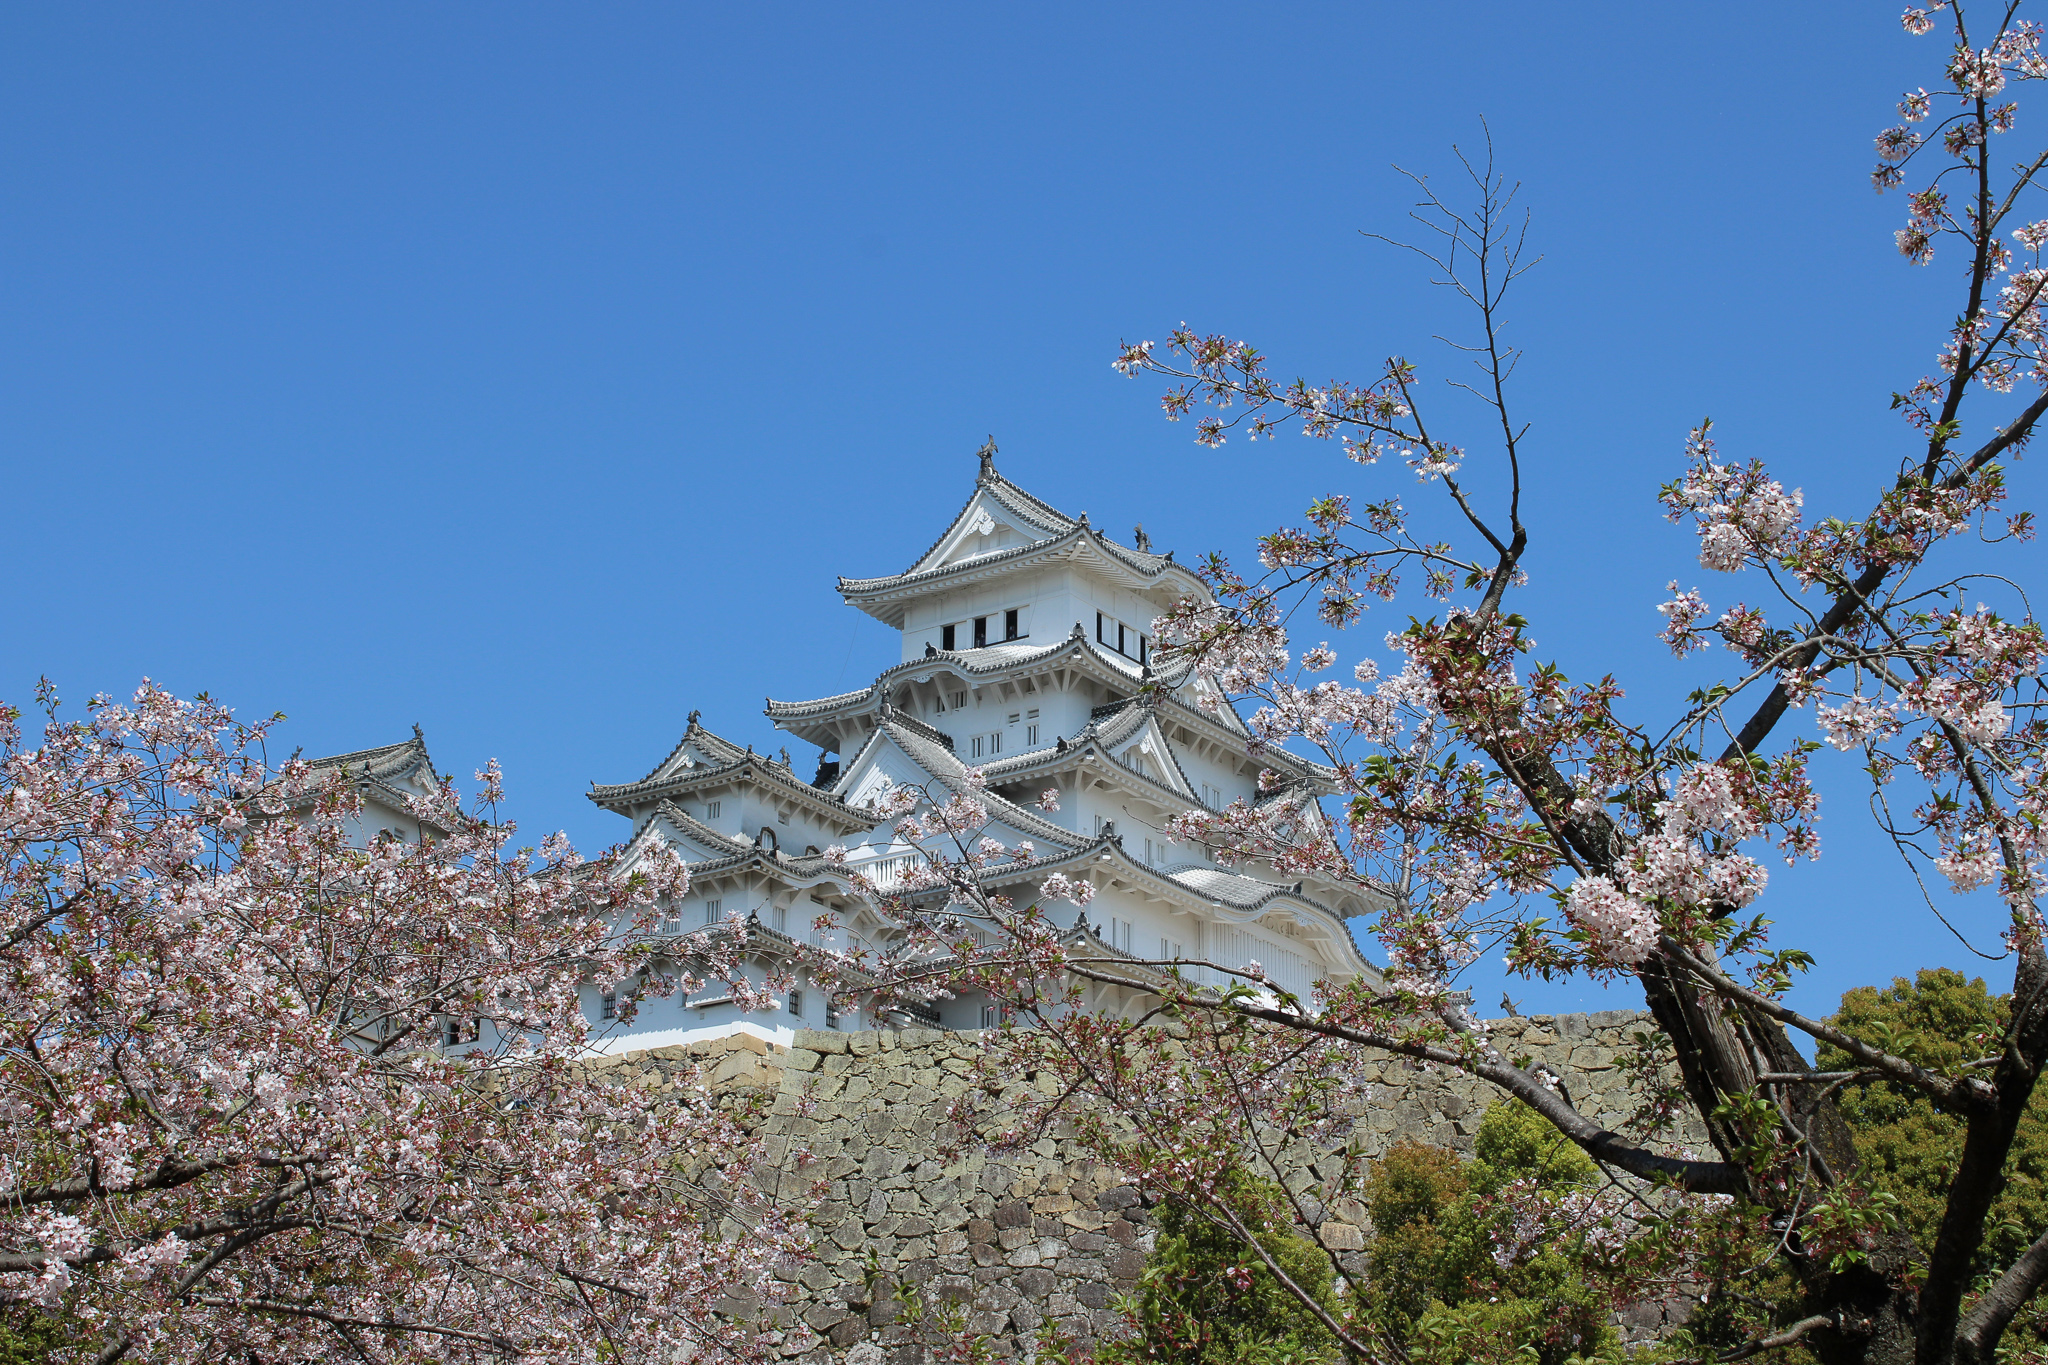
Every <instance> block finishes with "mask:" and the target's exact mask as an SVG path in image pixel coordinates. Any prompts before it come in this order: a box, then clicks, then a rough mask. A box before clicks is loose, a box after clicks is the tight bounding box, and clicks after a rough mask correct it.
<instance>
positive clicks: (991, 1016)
mask: <svg viewBox="0 0 2048 1365" xmlns="http://www.w3.org/2000/svg"><path fill="white" fill-rule="evenodd" d="M981 1026H982V1027H983V1028H1001V1027H1002V1026H1003V1012H1002V1011H1001V1010H999V1009H997V1008H996V1007H995V1006H994V1005H983V1006H982V1007H981Z"/></svg>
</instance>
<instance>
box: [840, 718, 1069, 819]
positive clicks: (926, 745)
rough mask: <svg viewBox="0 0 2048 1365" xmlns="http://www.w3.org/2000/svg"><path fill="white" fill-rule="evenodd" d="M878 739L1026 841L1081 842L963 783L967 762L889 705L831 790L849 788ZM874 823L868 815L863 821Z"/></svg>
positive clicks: (871, 756)
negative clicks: (983, 806) (971, 798)
mask: <svg viewBox="0 0 2048 1365" xmlns="http://www.w3.org/2000/svg"><path fill="white" fill-rule="evenodd" d="M883 744H893V745H895V746H896V748H897V749H899V750H901V751H902V752H903V754H904V756H905V757H907V758H908V759H909V760H910V761H911V762H912V763H914V764H916V765H917V766H918V767H919V768H921V769H923V770H924V771H925V772H927V773H929V774H931V777H932V780H933V781H935V782H936V783H938V785H940V786H941V787H943V788H945V789H946V790H947V791H950V792H954V793H956V794H959V795H962V796H971V797H973V798H974V799H975V800H977V801H979V802H981V803H982V804H983V805H985V806H987V807H988V812H989V817H990V818H991V819H992V820H995V821H997V822H999V823H1001V824H1004V825H1008V826H1009V827H1010V828H1011V829H1014V830H1016V831H1017V832H1018V833H1019V834H1021V835H1023V836H1024V837H1026V838H1028V839H1032V840H1038V841H1043V842H1045V843H1049V844H1051V845H1053V846H1054V847H1055V848H1062V849H1068V848H1078V847H1080V846H1081V845H1082V844H1083V843H1085V842H1086V840H1084V839H1083V838H1082V836H1080V835H1078V834H1076V833H1074V831H1072V830H1070V829H1062V828H1061V827H1060V826H1058V825H1055V824H1054V823H1052V821H1050V820H1048V819H1046V818H1045V817H1044V816H1042V815H1039V814H1038V813H1036V812H1035V811H1030V810H1027V809H1025V808H1024V807H1023V806H1020V805H1018V804H1017V803H1016V802H1014V801H1011V800H1009V799H1008V798H1006V797H1002V796H999V795H997V794H996V793H995V792H992V791H988V790H986V789H981V788H975V787H972V786H970V785H968V782H967V764H965V763H963V762H961V761H960V758H959V756H958V755H956V754H955V753H954V752H953V750H952V748H951V746H950V745H949V744H947V743H946V742H945V737H944V736H943V735H940V734H939V733H938V732H937V731H936V730H934V729H932V728H931V727H930V726H929V725H925V724H924V723H922V722H920V721H917V720H913V719H912V718H911V717H909V716H905V715H902V714H901V713H899V712H898V711H897V710H896V709H895V708H894V707H892V706H885V707H883V708H882V714H881V718H880V721H879V723H878V724H877V725H876V726H875V729H874V732H873V733H872V734H870V735H869V736H868V739H867V743H865V744H863V745H862V746H861V748H860V752H859V753H857V754H855V755H854V756H853V757H852V758H851V759H850V760H848V762H847V764H846V767H845V769H844V771H843V773H842V775H841V776H840V779H839V785H838V786H837V787H836V788H835V789H834V794H835V795H839V794H843V793H845V792H848V791H851V790H853V788H854V786H855V784H856V783H857V782H858V781H859V779H860V778H861V777H862V776H863V775H865V773H866V772H867V770H868V769H869V768H870V767H872V766H873V761H874V752H875V750H876V749H877V748H878V747H879V746H881V745H883ZM874 823H876V821H874V819H873V818H872V817H870V818H869V824H870V825H872V824H874Z"/></svg>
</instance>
